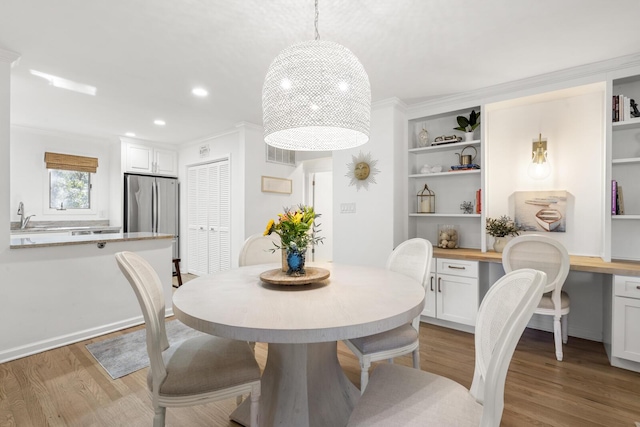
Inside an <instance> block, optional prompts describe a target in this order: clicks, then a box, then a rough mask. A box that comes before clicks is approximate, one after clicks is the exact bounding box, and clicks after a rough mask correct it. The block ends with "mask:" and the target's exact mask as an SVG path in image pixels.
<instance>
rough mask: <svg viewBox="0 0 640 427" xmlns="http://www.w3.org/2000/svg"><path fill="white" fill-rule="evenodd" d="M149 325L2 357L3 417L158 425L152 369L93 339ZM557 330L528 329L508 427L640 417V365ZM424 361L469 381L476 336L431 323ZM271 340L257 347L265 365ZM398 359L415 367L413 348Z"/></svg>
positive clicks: (214, 411) (4, 422)
mask: <svg viewBox="0 0 640 427" xmlns="http://www.w3.org/2000/svg"><path fill="white" fill-rule="evenodd" d="M136 329H140V327H136V328H131V329H127V330H125V331H120V332H116V333H113V334H110V335H106V336H103V337H98V338H95V339H93V340H87V341H83V342H80V343H76V344H73V345H70V346H66V347H62V348H58V349H55V350H50V351H47V352H43V353H40V354H37V355H34V356H30V357H26V358H23V359H19V360H15V361H12V362H7V363H4V364H0V426H2V427H6V426H17V427H31V426H34V427H45V426H79V427H80V426H81V427H84V426H105V427H112V426H131V427H134V426H150V425H151V420H152V418H153V413H152V410H151V402H150V398H149V394H148V392H147V389H146V371H147V370H146V369H143V370H140V371H138V372H135V373H133V374H130V375H127V376H125V377H123V378H121V379H118V380H112V379H111V378H110V377H109V376H108V374H107V373H106V372H105V371H104V370H103V369H102V368H101V367H100V365H99V364H98V363H97V362H96V361H95V360H94V358H93V357H92V356H91V355H90V354H89V352H88V351H87V350H86V347H85V345H86V344H88V343H90V342H94V341H99V340H103V339H105V338H108V337H111V336H114V335H118V334H122V333H126V332H130V331H132V330H136ZM552 338H553V337H552V335H551V334H550V333H547V332H541V331H535V330H527V331H525V333H524V336H523V338H522V339H521V341H520V343H519V345H518V348H517V350H516V353H515V355H514V358H513V360H512V362H511V366H510V369H509V374H508V376H507V384H506V388H505V410H504V416H503V421H502V425H504V426H581V427H582V426H608V427H609V426H628V427H635V424H634V421H640V374H637V373H633V372H630V371H626V370H623V369H618V368H613V367H611V366H609V363H608V360H607V357H606V355H605V352H604V349H603V347H602V345H601V344H600V343H596V342H592V341H586V340H581V339H577V338H570V339H569V343H568V344H567V345H566V346H565V350H564V351H565V361H563V362H558V361H556V360H555V357H554V350H553V339H552ZM420 341H421V365H422V369H423V370H426V371H430V372H434V373H437V374H440V375H445V376H447V377H449V378H452V379H454V380H455V381H458V382H459V383H461V384H463V385H464V386H466V387H469V386H470V385H471V380H472V376H473V369H474V344H473V336H472V335H470V334H466V333H463V332H458V331H453V330H450V329H445V328H440V327H437V326H432V325H426V324H422V325H421V330H420ZM338 352H339V358H340V363H341V364H342V366H343V368H344V370H345V372H346V374H347V376H348V377H349V379H350V380H351V381H352V382H353V383H355V384H356V385H358V386H359V380H360V374H359V366H358V362H357V359H356V358H355V357H354V356H353V355H352V354H351V352H350V351H349V350H348V349H347V348H346V347H345V346H344V345H343V344H342V343H340V344H339V348H338ZM266 355H267V347H266V345H265V344H260V343H259V344H258V345H257V346H256V358H257V359H258V362H259V363H260V365H261V366H262V367H264V363H265V360H266ZM396 363H400V364H403V365H407V366H409V365H410V364H411V359H410V357H402V358H399V359H397V360H396ZM234 408H235V399H229V400H226V401H222V402H219V403H213V404H209V405H202V406H194V407H191V408H170V409H168V410H167V426H194V427H195V426H209V427H210V426H225V427H227V426H235V425H236V424H235V423H232V422H230V421H229V420H228V418H227V417H228V414H229V413H230V412H231V411H232V410H233V409H234Z"/></svg>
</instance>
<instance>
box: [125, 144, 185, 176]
mask: <svg viewBox="0 0 640 427" xmlns="http://www.w3.org/2000/svg"><path fill="white" fill-rule="evenodd" d="M126 167H127V172H134V173H148V174H154V175H167V176H178V153H177V152H175V151H171V150H167V149H163V148H157V147H152V146H149V145H141V144H131V143H129V144H127V160H126Z"/></svg>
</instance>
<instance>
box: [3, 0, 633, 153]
mask: <svg viewBox="0 0 640 427" xmlns="http://www.w3.org/2000/svg"><path fill="white" fill-rule="evenodd" d="M319 3H320V4H319V7H320V17H319V31H320V38H321V39H324V40H331V41H335V42H338V43H340V44H342V45H344V46H346V47H347V48H349V49H350V50H351V51H352V52H353V53H354V54H355V55H356V56H357V57H358V58H359V59H360V61H361V62H362V64H363V65H364V67H365V69H366V70H367V72H368V74H369V79H370V81H371V91H372V98H373V100H374V101H379V100H383V99H387V98H390V97H397V98H400V99H401V100H403V101H404V102H406V103H408V104H411V103H415V102H419V101H421V100H424V99H427V98H430V97H435V96H439V95H445V94H452V93H457V92H464V91H469V90H473V89H478V88H482V87H487V86H492V85H496V84H500V83H504V82H508V81H514V80H519V79H523V78H527V77H530V76H534V75H539V74H544V73H548V72H553V71H556V70H561V69H565V68H570V67H573V66H576V65H582V64H587V63H591V62H597V61H601V60H606V59H611V58H615V57H620V56H625V55H629V54H633V53H638V52H640V39H639V38H638V30H637V28H638V25H639V23H638V16H640V0H616V1H615V2H609V1H603V0H562V1H558V0H537V1H535V2H532V1H519V2H515V1H513V0H483V1H474V2H472V1H469V0H402V1H400V0H342V1H340V0H320V2H319ZM612 5H615V6H616V7H615V8H613V7H611V6H612ZM313 21H314V4H313V1H312V0H238V1H224V0H136V1H126V0H110V1H99V0H83V1H77V0H74V1H72V0H56V1H51V0H2V1H1V2H0V48H2V49H5V50H10V51H13V52H16V53H18V54H20V60H19V61H18V63H17V64H16V65H15V66H14V68H13V69H12V75H11V123H12V124H14V125H19V126H28V127H34V128H39V129H52V130H57V131H63V132H72V133H76V134H83V135H91V136H96V137H105V138H111V139H113V140H117V137H118V136H122V135H124V134H125V132H135V134H136V137H137V138H141V139H145V140H150V141H157V142H163V143H171V144H179V143H183V142H188V141H193V140H197V139H200V138H203V137H206V136H209V135H213V134H216V133H219V132H223V131H225V130H228V129H230V128H233V127H234V125H235V124H237V123H239V122H242V121H245V122H250V123H255V124H261V123H262V110H261V91H262V83H263V80H264V76H265V73H266V70H267V68H268V66H269V64H270V62H271V60H273V58H274V57H275V56H276V55H277V54H278V52H279V51H280V50H282V49H284V48H285V47H287V46H289V45H290V44H293V43H295V42H299V41H304V40H308V39H312V38H313V37H314V23H313ZM29 70H37V71H40V72H43V73H47V74H51V75H55V76H59V77H63V78H65V79H69V80H72V81H75V82H79V83H84V84H88V85H91V86H95V87H96V88H97V93H96V96H89V95H85V94H80V93H76V92H72V91H68V90H64V89H60V88H56V87H54V86H50V85H49V84H48V82H47V81H46V80H44V79H42V78H40V77H37V76H34V75H32V74H31V73H30V71H29ZM195 86H201V87H204V88H206V89H207V90H208V91H209V96H208V97H206V98H197V97H195V96H193V95H192V94H191V90H192V88H193V87H195ZM157 118H162V119H164V120H165V121H166V126H163V127H160V126H156V125H154V124H153V120H154V119H157Z"/></svg>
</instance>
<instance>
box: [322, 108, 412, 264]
mask: <svg viewBox="0 0 640 427" xmlns="http://www.w3.org/2000/svg"><path fill="white" fill-rule="evenodd" d="M399 108H400V107H399V104H398V103H397V102H395V101H387V102H381V103H377V104H374V106H373V109H372V112H371V129H370V134H369V135H370V140H369V142H368V143H366V144H365V145H362V146H360V147H358V148H354V149H350V150H340V151H334V152H333V194H334V197H333V227H334V232H333V238H334V242H333V259H334V261H335V262H343V263H349V264H358V265H372V266H378V267H379V266H384V265H385V263H386V260H387V257H388V256H389V254H390V253H391V251H393V248H394V245H395V244H396V243H397V241H396V240H397V239H395V238H394V230H395V226H394V223H395V221H406V219H404V216H405V215H406V214H405V212H406V210H405V209H404V207H397V206H394V203H395V201H396V199H395V197H394V192H395V191H396V190H397V188H396V183H397V182H398V180H397V179H396V177H395V175H396V174H397V173H398V171H396V170H395V169H394V167H395V165H396V162H395V158H396V156H398V155H401V154H398V152H399V151H401V150H403V147H406V144H405V142H404V140H403V139H402V138H403V136H404V131H403V130H402V128H404V127H405V126H406V124H402V123H401V122H402V120H398V119H397V114H398V109H399ZM398 127H400V129H398ZM404 151H406V150H404ZM360 152H362V153H363V154H366V153H371V156H372V159H373V160H377V161H378V163H377V164H376V168H377V169H379V170H380V173H378V174H377V175H375V177H374V178H375V181H376V183H375V184H372V183H370V184H369V189H368V190H366V189H364V188H361V189H360V190H359V191H358V190H356V186H349V182H350V179H349V178H348V177H346V176H345V174H346V173H347V164H348V163H351V162H352V156H358V154H359V153H360ZM400 173H402V174H404V172H400ZM343 203H355V204H356V213H342V212H341V210H340V205H341V204H343ZM398 212H400V213H398Z"/></svg>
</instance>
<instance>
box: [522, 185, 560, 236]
mask: <svg viewBox="0 0 640 427" xmlns="http://www.w3.org/2000/svg"><path fill="white" fill-rule="evenodd" d="M514 196H515V197H514V202H515V215H514V217H515V221H516V223H517V224H519V225H520V226H522V227H524V230H525V231H537V232H540V231H543V232H544V231H547V232H555V233H564V232H566V231H567V192H566V191H516V192H515V193H514Z"/></svg>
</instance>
